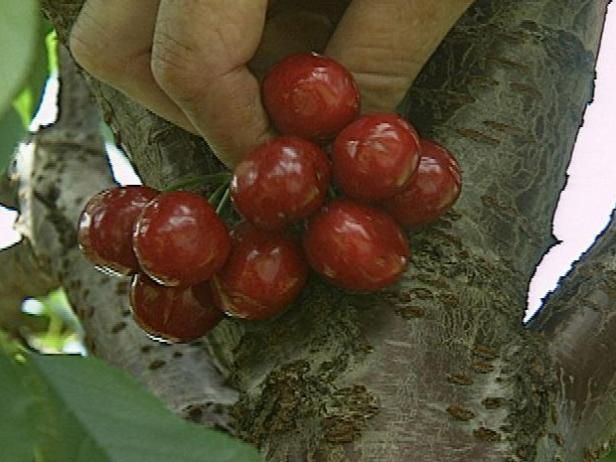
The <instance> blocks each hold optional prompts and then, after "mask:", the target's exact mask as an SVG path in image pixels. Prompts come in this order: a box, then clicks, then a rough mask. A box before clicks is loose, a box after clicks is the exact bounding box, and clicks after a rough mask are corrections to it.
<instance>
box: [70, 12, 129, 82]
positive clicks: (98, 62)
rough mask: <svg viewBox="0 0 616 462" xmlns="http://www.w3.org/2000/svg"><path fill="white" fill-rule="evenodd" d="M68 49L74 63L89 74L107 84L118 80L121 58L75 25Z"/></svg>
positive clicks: (105, 44)
mask: <svg viewBox="0 0 616 462" xmlns="http://www.w3.org/2000/svg"><path fill="white" fill-rule="evenodd" d="M69 48H70V50H71V54H72V55H73V58H74V59H75V61H76V62H77V63H78V64H79V65H80V66H81V67H82V68H84V69H85V70H86V71H87V72H88V73H89V74H91V75H92V76H94V77H96V78H98V79H99V80H103V81H105V82H108V83H114V82H115V81H117V80H119V79H120V78H121V76H122V73H123V68H122V62H123V60H122V56H120V55H118V54H117V53H115V52H114V51H113V50H115V49H116V47H114V46H110V44H109V43H108V42H107V41H104V40H101V39H100V37H99V36H96V35H95V34H92V33H90V32H89V31H87V30H86V29H84V28H82V27H80V25H79V23H77V24H75V26H74V27H73V29H72V30H71V34H70V36H69Z"/></svg>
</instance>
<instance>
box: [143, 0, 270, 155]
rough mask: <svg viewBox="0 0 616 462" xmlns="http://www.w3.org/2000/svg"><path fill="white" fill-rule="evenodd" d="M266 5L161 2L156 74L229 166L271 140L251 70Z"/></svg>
mask: <svg viewBox="0 0 616 462" xmlns="http://www.w3.org/2000/svg"><path fill="white" fill-rule="evenodd" d="M266 8H267V0H232V1H231V0H161V4H160V8H159V12H158V20H157V23H156V28H155V31H154V44H153V49H152V69H153V73H154V78H155V79H156V81H157V82H158V84H159V85H160V86H161V88H163V90H164V91H165V92H166V93H167V94H168V95H169V96H170V97H171V98H172V99H173V100H174V101H175V103H176V104H177V105H178V106H179V107H180V108H181V109H182V111H183V112H184V113H185V114H186V116H187V117H188V119H189V120H190V121H191V122H192V123H193V125H194V126H195V127H196V128H197V130H198V131H199V133H200V134H201V135H202V136H203V137H204V138H205V139H206V141H207V142H208V143H209V144H210V146H211V147H212V149H213V150H214V152H216V154H217V155H218V157H219V158H220V159H221V160H222V161H223V162H224V163H225V164H227V165H228V166H233V165H235V164H236V163H237V162H238V161H239V160H240V159H241V158H242V157H243V155H244V154H245V153H246V152H248V151H249V150H251V149H253V148H255V147H256V146H257V145H259V144H261V143H262V142H264V141H265V140H267V139H268V138H269V137H270V136H271V131H270V126H269V121H268V118H267V115H266V113H265V110H264V108H263V105H262V103H261V95H260V89H259V83H258V82H257V79H256V78H255V77H254V75H252V74H251V72H250V71H249V69H248V67H247V63H248V61H249V60H250V59H251V58H252V56H253V55H254V54H255V51H256V49H257V47H258V45H259V41H260V39H261V34H262V32H263V25H264V22H265V13H266Z"/></svg>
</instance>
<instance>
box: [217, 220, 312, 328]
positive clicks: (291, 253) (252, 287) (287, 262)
mask: <svg viewBox="0 0 616 462" xmlns="http://www.w3.org/2000/svg"><path fill="white" fill-rule="evenodd" d="M232 238H233V247H232V250H231V255H230V256H229V260H227V264H226V265H225V266H224V268H223V269H222V270H221V271H220V272H218V273H216V274H215V275H214V277H213V278H212V280H211V284H212V288H213V292H214V300H215V301H216V303H217V306H218V307H219V308H220V309H222V310H223V311H225V312H226V313H227V314H228V315H230V316H235V317H238V318H243V319H251V320H254V319H266V318H270V317H272V316H275V315H276V314H278V313H280V312H282V311H284V310H285V309H286V307H287V306H288V305H289V304H290V303H291V302H292V301H293V300H294V299H295V298H296V297H297V296H298V295H299V293H300V292H301V290H302V288H303V287H304V284H305V282H306V278H307V275H308V265H307V264H306V261H305V259H304V256H303V252H302V249H301V246H300V245H299V243H298V242H297V241H295V240H294V239H292V238H290V237H289V236H287V235H285V234H283V233H271V232H266V231H261V230H259V229H257V228H254V227H253V226H251V225H250V224H249V223H246V222H244V223H242V224H240V225H239V226H238V227H237V228H236V229H235V230H234V231H233V233H232Z"/></svg>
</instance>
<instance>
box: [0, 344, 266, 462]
mask: <svg viewBox="0 0 616 462" xmlns="http://www.w3.org/2000/svg"><path fill="white" fill-rule="evenodd" d="M1 364H3V363H1ZM26 364H27V366H28V367H29V368H30V369H31V370H32V372H33V374H34V375H35V376H36V377H37V381H36V382H37V383H36V385H35V386H30V387H29V388H30V389H31V390H33V391H32V392H33V393H34V394H35V395H36V394H37V393H41V394H42V396H44V397H45V403H44V405H42V406H39V409H38V411H39V412H38V414H37V415H38V416H39V419H40V418H43V419H45V422H44V425H41V423H40V422H32V421H30V422H29V424H30V425H32V426H33V427H34V428H39V429H41V428H44V431H41V432H40V434H39V435H38V436H39V437H40V438H41V446H40V455H41V457H42V460H44V461H45V462H65V461H71V462H143V461H144V460H147V461H148V462H168V461H174V462H193V461H194V462H197V461H198V462H204V461H212V462H214V461H215V462H262V459H261V457H260V456H259V454H258V452H257V451H256V449H254V448H252V447H250V446H248V445H246V444H244V443H241V442H239V441H237V440H234V439H232V438H231V437H229V436H227V435H225V434H222V433H219V432H217V431H214V430H209V429H206V428H204V427H200V426H197V425H194V424H191V423H188V422H185V421H183V420H182V419H180V418H179V417H177V416H175V415H173V414H171V413H170V412H169V411H168V410H167V409H165V407H164V406H163V405H162V403H161V402H160V401H158V400H157V399H156V398H155V397H153V396H152V395H150V394H148V393H146V392H145V391H144V390H143V389H142V388H141V387H140V386H139V385H138V384H137V383H136V382H135V381H134V380H133V379H132V378H130V377H129V376H128V375H126V374H125V373H124V372H122V371H120V370H117V369H114V368H111V367H109V366H107V365H106V364H105V363H103V362H102V361H100V360H98V359H95V358H91V357H90V358H83V357H71V356H41V355H34V354H28V355H27V356H26ZM3 376H4V371H2V370H0V377H3ZM37 390H40V391H38V392H37ZM0 396H2V395H0ZM4 396H11V394H9V395H4ZM4 401H6V400H2V402H3V404H0V412H3V411H4V409H3V406H6V404H5V403H4ZM0 415H3V414H1V413H0ZM25 420H26V419H25V418H22V419H21V421H20V423H21V424H22V425H23V424H24V423H28V422H25ZM31 440H32V439H31ZM10 444H14V443H10ZM8 460H11V461H12V460H13V459H8ZM15 460H19V459H15ZM30 460H31V459H30Z"/></svg>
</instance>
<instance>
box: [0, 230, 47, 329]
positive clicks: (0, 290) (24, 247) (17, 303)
mask: <svg viewBox="0 0 616 462" xmlns="http://www.w3.org/2000/svg"><path fill="white" fill-rule="evenodd" d="M57 287H58V282H57V280H55V279H54V278H53V277H51V276H50V275H49V273H48V272H47V271H45V270H44V269H43V268H41V266H40V265H39V264H38V262H37V260H36V258H35V257H34V254H33V252H32V248H31V247H30V246H29V245H28V243H27V242H26V241H23V240H22V241H20V242H18V243H17V244H15V245H12V246H11V247H7V248H6V249H2V250H1V251H0V328H2V329H4V330H5V331H7V332H9V333H11V334H12V335H15V336H18V335H20V333H21V330H22V329H23V328H24V327H27V328H30V329H31V330H37V329H39V328H40V327H42V326H40V325H39V324H38V323H33V319H32V317H29V316H27V315H25V314H24V313H22V311H21V304H22V302H23V301H24V299H25V298H26V297H38V296H43V295H46V294H48V293H49V292H51V291H52V290H53V289H55V288H57Z"/></svg>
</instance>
